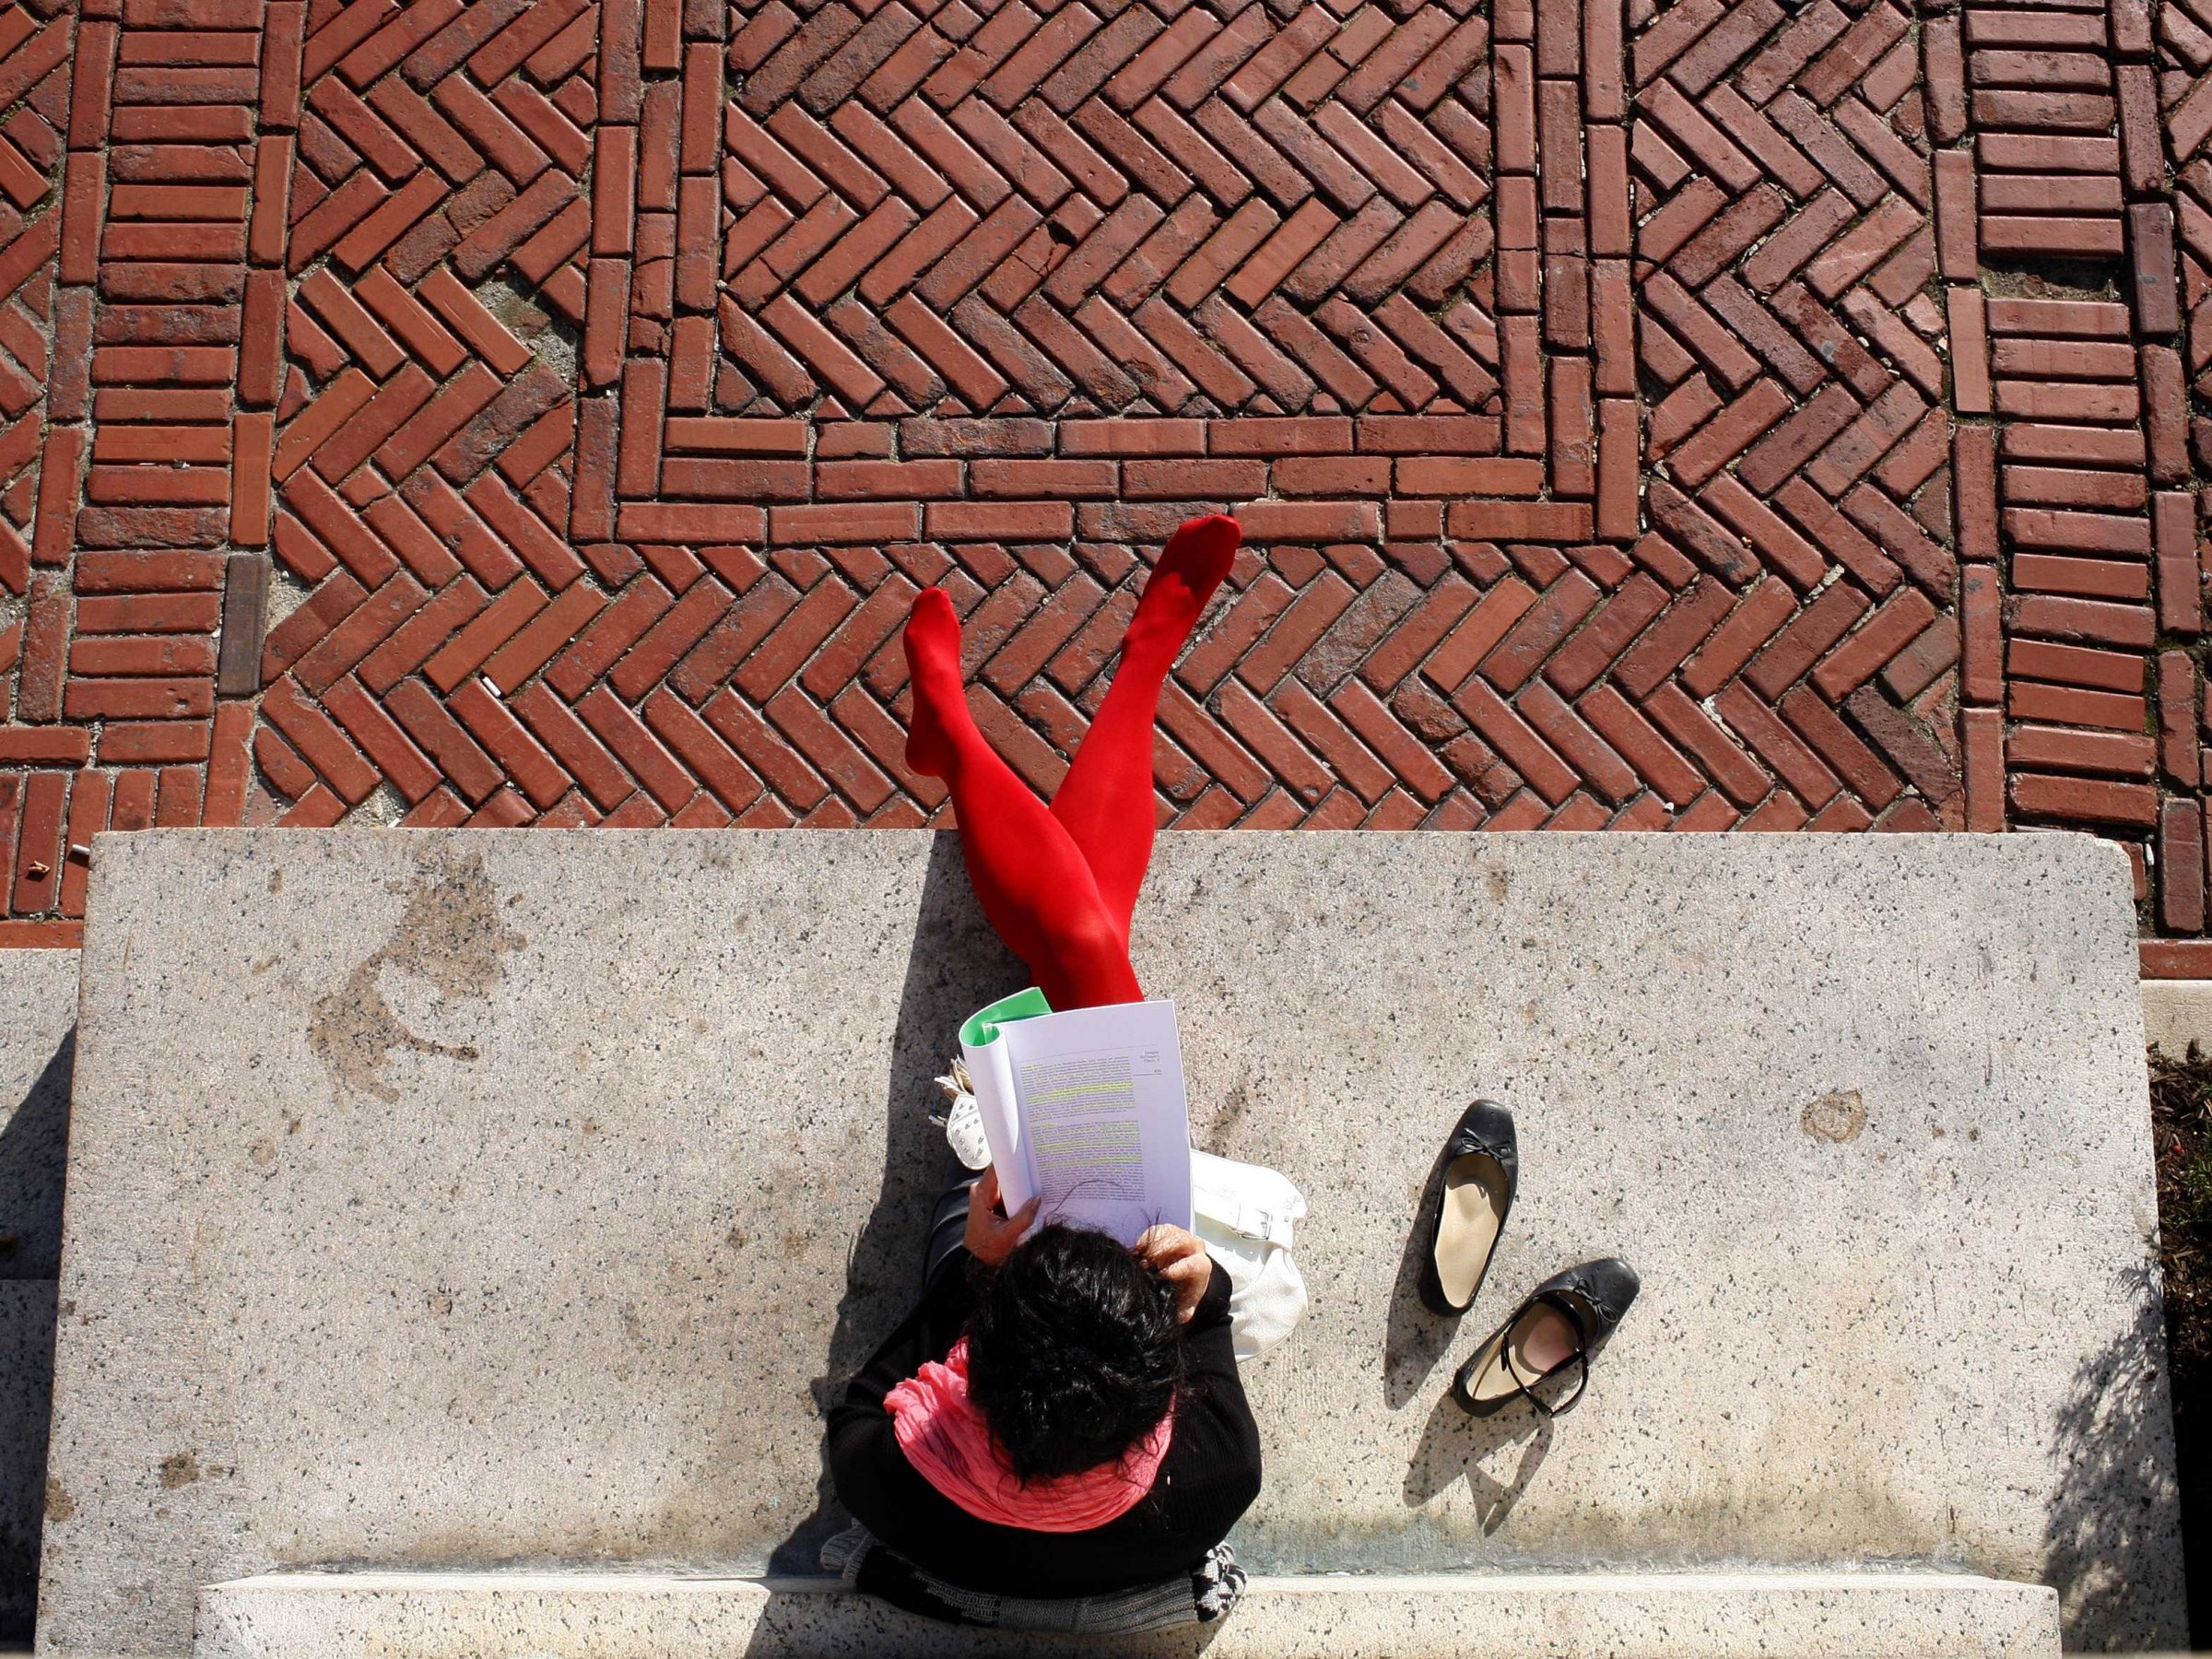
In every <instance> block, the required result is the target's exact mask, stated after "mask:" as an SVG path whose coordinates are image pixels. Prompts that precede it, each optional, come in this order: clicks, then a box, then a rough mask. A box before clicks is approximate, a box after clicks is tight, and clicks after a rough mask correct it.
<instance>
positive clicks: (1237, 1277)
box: [1191, 1148, 1306, 1359]
mask: <svg viewBox="0 0 2212 1659" xmlns="http://www.w3.org/2000/svg"><path fill="white" fill-rule="evenodd" d="M1305 1218H1306V1198H1305V1194H1302V1193H1300V1191H1299V1190H1298V1189H1297V1188H1296V1187H1295V1186H1293V1185H1291V1184H1290V1181H1289V1178H1288V1176H1286V1175H1283V1174H1280V1173H1278V1172H1277V1171H1274V1170H1270V1169H1265V1168H1264V1167H1262V1166H1261V1165H1259V1164H1248V1163H1238V1162H1237V1161H1236V1160H1235V1159H1228V1158H1216V1157H1215V1156H1214V1155H1213V1154H1212V1153H1211V1152H1200V1151H1198V1150H1197V1149H1196V1148H1193V1149H1192V1152H1191V1223H1192V1225H1191V1230H1192V1231H1193V1232H1194V1233H1196V1234H1197V1235H1198V1236H1199V1238H1201V1239H1202V1240H1204V1241H1206V1253H1207V1254H1208V1255H1210V1256H1212V1257H1213V1258H1214V1260H1215V1261H1217V1262H1218V1263H1220V1264H1221V1267H1222V1270H1223V1271H1224V1272H1226V1273H1227V1274H1228V1275H1229V1283H1230V1293H1229V1324H1230V1335H1231V1337H1232V1338H1233V1339H1234V1342H1235V1346H1236V1354H1237V1358H1238V1359H1253V1358H1255V1357H1256V1356H1258V1355H1261V1354H1264V1353H1265V1352H1266V1351H1267V1350H1268V1349H1269V1348H1271V1347H1274V1346H1275V1345H1276V1344H1277V1343H1278V1342H1280V1341H1282V1339H1283V1338H1284V1337H1286V1336H1288V1335H1290V1333H1291V1331H1292V1330H1293V1329H1294V1328H1295V1327H1296V1326H1297V1324H1298V1321H1299V1317H1300V1315H1301V1314H1302V1313H1304V1312H1305V1311H1306V1281H1305V1278H1304V1276H1302V1275H1301V1274H1300V1272H1299V1270H1298V1264H1297V1262H1295V1261H1293V1260H1292V1259H1291V1255H1290V1227H1291V1223H1293V1222H1296V1221H1302V1220H1304V1219H1305Z"/></svg>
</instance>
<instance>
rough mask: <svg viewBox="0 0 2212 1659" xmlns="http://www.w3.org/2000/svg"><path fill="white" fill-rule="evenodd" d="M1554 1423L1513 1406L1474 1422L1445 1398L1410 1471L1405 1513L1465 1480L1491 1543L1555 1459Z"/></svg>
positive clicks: (1423, 1433) (1417, 1448)
mask: <svg viewBox="0 0 2212 1659" xmlns="http://www.w3.org/2000/svg"><path fill="white" fill-rule="evenodd" d="M1551 1441H1552V1422H1551V1419H1550V1418H1547V1417H1544V1416H1541V1415H1540V1414H1538V1413H1537V1412H1535V1411H1533V1410H1531V1409H1529V1408H1528V1407H1527V1406H1509V1407H1507V1408H1506V1409H1505V1410H1503V1411H1501V1412H1500V1413H1499V1414H1498V1415H1497V1416H1495V1417H1487V1418H1478V1417H1470V1416H1468V1415H1467V1413H1466V1412H1465V1411H1464V1410H1462V1409H1461V1408H1460V1406H1459V1404H1458V1402H1457V1401H1455V1400H1453V1397H1452V1396H1451V1395H1450V1394H1445V1395H1444V1396H1443V1398H1441V1400H1439V1401H1437V1403H1436V1408H1435V1409H1434V1410H1433V1411H1431V1412H1430V1414H1429V1421H1428V1423H1427V1424H1426V1425H1425V1426H1424V1427H1423V1428H1422V1430H1421V1438H1420V1442H1419V1444H1418V1445H1416V1446H1415V1447H1414V1449H1413V1456H1412V1458H1411V1460H1410V1461H1409V1462H1408V1463H1407V1464H1406V1486H1405V1499H1406V1508H1407V1509H1418V1508H1420V1507H1421V1505H1423V1504H1425V1503H1427V1502H1428V1501H1429V1500H1430V1499H1431V1498H1434V1497H1435V1496H1436V1495H1437V1494H1438V1493H1440V1492H1441V1491H1443V1490H1444V1489H1445V1488H1447V1487H1449V1486H1451V1484H1452V1483H1453V1481H1455V1480H1457V1479H1460V1478H1461V1477H1465V1479H1466V1483H1467V1488H1468V1490H1469V1491H1471V1492H1472V1493H1473V1494H1474V1497H1475V1513H1476V1518H1477V1524H1479V1525H1480V1526H1481V1528H1482V1535H1483V1536H1484V1537H1486V1538H1487V1537H1488V1536H1489V1535H1491V1534H1492V1533H1494V1532H1496V1531H1497V1530H1498V1529H1499V1528H1500V1526H1502V1525H1504V1524H1505V1519H1506V1517H1507V1516H1508V1515H1510V1514H1512V1512H1513V1506H1514V1505H1515V1504H1517V1503H1519V1502H1520V1501H1521V1494H1522V1493H1524V1492H1525V1491H1527V1490H1528V1488H1529V1484H1530V1482H1532V1481H1533V1480H1535V1477H1536V1471H1537V1470H1538V1469H1540V1468H1542V1467H1543V1466H1544V1460H1545V1458H1547V1456H1549V1455H1550V1454H1551Z"/></svg>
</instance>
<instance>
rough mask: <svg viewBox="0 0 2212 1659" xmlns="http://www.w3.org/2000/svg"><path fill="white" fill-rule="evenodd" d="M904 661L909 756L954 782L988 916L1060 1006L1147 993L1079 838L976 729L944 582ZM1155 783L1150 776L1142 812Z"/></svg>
mask: <svg viewBox="0 0 2212 1659" xmlns="http://www.w3.org/2000/svg"><path fill="white" fill-rule="evenodd" d="M906 661H907V667H908V669H909V671H910V673H911V674H912V680H913V692H914V710H913V718H912V723H911V724H910V729H909V735H908V737H907V740H906V761H907V764H908V765H909V766H911V767H912V768H913V769H914V770H915V771H919V772H926V773H927V774H928V775H929V776H931V777H933V778H942V779H943V780H944V781H945V783H946V786H947V788H949V789H950V790H951V791H952V806H953V810H954V812H956V813H957V814H958V815H959V824H960V854H961V857H962V858H963V859H965V860H966V862H967V865H968V879H969V880H970V881H971V883H972V884H973V885H974V888H975V896H976V898H977V899H978V900H980V901H981V902H982V907H983V914H984V915H985V916H986V917H988V918H989V920H990V923H991V925H992V927H993V928H994V929H995V930H996V931H997V933H998V936H999V937H1000V938H1001V939H1003V940H1005V941H1006V945H1007V947H1008V948H1010V949H1011V950H1013V951H1014V953H1015V954H1016V955H1017V956H1018V957H1020V958H1021V959H1022V960H1023V961H1024V962H1026V963H1028V964H1029V968H1030V972H1031V973H1032V974H1034V975H1035V976H1036V980H1037V983H1038V985H1039V987H1040V988H1041V990H1042V991H1043V992H1044V994H1045V996H1046V997H1047V998H1048V999H1049V1000H1050V1001H1051V1003H1052V1005H1053V1007H1055V1008H1086V1007H1095V1006H1099V1005H1100V1004H1104V1003H1121V1002H1139V1001H1142V1000H1143V998H1144V991H1143V989H1142V988H1141V987H1140V986H1139V985H1138V984H1137V982H1136V974H1135V971H1132V970H1131V968H1130V966H1129V952H1128V942H1127V936H1126V924H1125V923H1124V924H1117V923H1116V920H1115V917H1114V913H1113V912H1112V911H1111V910H1110V909H1109V908H1108V907H1107V904H1106V903H1105V901H1104V900H1102V899H1101V898H1100V895H1099V884H1098V882H1097V881H1096V880H1095V879H1094V878H1093V877H1092V875H1091V870H1090V865H1089V864H1088V862H1087V861H1086V860H1085V858H1084V855H1083V852H1082V849H1081V848H1079V847H1078V846H1077V844H1076V842H1075V841H1074V840H1073V838H1072V837H1071V836H1070V835H1069V833H1068V831H1067V830H1065V829H1064V828H1062V826H1061V824H1060V821H1059V820H1058V819H1057V818H1054V817H1053V815H1052V813H1051V812H1050V811H1049V810H1047V808H1046V807H1045V805H1044V803H1043V802H1042V801H1040V800H1039V799H1038V798H1037V797H1036V795H1035V794H1032V793H1030V787H1029V785H1028V784H1026V783H1024V782H1022V781H1021V780H1020V779H1019V778H1018V777H1016V776H1015V775H1014V773H1013V771H1011V770H1010V769H1009V768H1008V767H1007V765H1006V762H1005V761H1004V760H1001V759H999V758H998V755H997V752H996V751H995V750H994V749H993V748H992V747H991V745H990V744H989V742H988V741H986V740H985V738H984V736H983V735H982V733H981V732H979V731H977V730H976V727H975V722H974V720H973V718H972V717H971V716H970V714H969V712H968V698H967V691H966V688H965V687H964V686H963V685H962V683H961V677H960V622H959V617H958V616H956V615H955V614H954V612H953V608H952V601H951V600H950V599H949V598H948V597H947V595H946V594H945V591H944V590H943V589H942V588H925V589H924V590H923V591H922V593H921V594H918V595H916V597H915V599H914V608H913V613H912V615H911V616H910V617H909V618H907V623H906ZM1148 768H1149V762H1147V775H1148ZM1150 794H1151V792H1150V788H1149V785H1147V790H1146V797H1147V811H1148V809H1149V801H1150ZM1149 821H1150V820H1149V818H1148V817H1147V830H1148V829H1149Z"/></svg>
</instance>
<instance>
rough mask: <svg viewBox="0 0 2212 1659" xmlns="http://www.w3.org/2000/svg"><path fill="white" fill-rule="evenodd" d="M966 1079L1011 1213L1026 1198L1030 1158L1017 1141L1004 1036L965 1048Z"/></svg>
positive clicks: (1001, 1196)
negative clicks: (972, 1090) (972, 1092)
mask: <svg viewBox="0 0 2212 1659" xmlns="http://www.w3.org/2000/svg"><path fill="white" fill-rule="evenodd" d="M963 1048H964V1052H965V1054H966V1057H967V1061H968V1081H969V1082H970V1084H971V1085H972V1086H973V1087H974V1089H975V1110H976V1115H977V1116H979V1117H981V1118H982V1122H983V1140H984V1141H985V1143H986V1144H987V1145H989V1147H990V1148H991V1162H992V1165H993V1167H994V1168H995V1169H996V1170H997V1171H998V1193H999V1199H1000V1201H1001V1202H1002V1203H1003V1204H1005V1206H1006V1214H1007V1215H1009V1216H1010V1215H1012V1214H1013V1213H1014V1212H1015V1211H1016V1210H1018V1209H1019V1208H1020V1207H1021V1206H1023V1205H1025V1204H1027V1203H1028V1202H1029V1201H1030V1193H1031V1192H1033V1191H1034V1190H1035V1189H1034V1188H1033V1187H1031V1186H1030V1168H1029V1165H1030V1160H1029V1157H1028V1154H1027V1152H1026V1151H1025V1150H1024V1148H1023V1147H1022V1144H1021V1120H1020V1117H1019V1115H1018V1112H1017V1110H1016V1107H1015V1104H1014V1074H1013V1072H1012V1070H1011V1069H1010V1067H1009V1066H1008V1065H1007V1061H1006V1042H1005V1041H1004V1040H1003V1039H1002V1040H1000V1041H994V1042H988V1043H985V1044H984V1045H983V1046H982V1047H981V1048H965V1045H963Z"/></svg>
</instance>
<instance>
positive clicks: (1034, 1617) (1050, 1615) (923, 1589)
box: [822, 1523, 1244, 1636]
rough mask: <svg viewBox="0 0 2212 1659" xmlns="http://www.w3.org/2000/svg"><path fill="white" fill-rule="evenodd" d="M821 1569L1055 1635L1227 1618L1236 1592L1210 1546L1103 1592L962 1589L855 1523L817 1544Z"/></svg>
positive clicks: (1240, 1578) (914, 1609)
mask: <svg viewBox="0 0 2212 1659" xmlns="http://www.w3.org/2000/svg"><path fill="white" fill-rule="evenodd" d="M822 1566H823V1569H824V1570H825V1571H830V1572H834V1573H836V1574H837V1575H838V1577H839V1578H841V1579H842V1580H843V1581H844V1583H845V1585H846V1587H847V1588H848V1589H853V1590H858V1591H861V1592H863V1593H864V1594H868V1595H873V1596H875V1597H877V1599H878V1600H880V1601H886V1602H888V1603H889V1604H890V1605H891V1606H894V1607H900V1608H903V1609H904V1610H905V1611H907V1612H909V1613H918V1614H920V1615H921V1616H922V1617H923V1618H935V1619H939V1620H942V1621H944V1622H946V1623H948V1624H964V1625H983V1626H987V1627H989V1628H991V1629H994V1630H1023V1631H1039V1632H1046V1633H1051V1634H1055V1635H1062V1636H1136V1635H1142V1634H1144V1633H1145V1632H1147V1631H1150V1630H1179V1629H1181V1628H1182V1627H1183V1626H1185V1625H1206V1624H1213V1623H1215V1622H1216V1621H1217V1620H1219V1619H1223V1618H1228V1617H1229V1614H1230V1609H1231V1608H1233V1607H1235V1606H1236V1605H1237V1602H1238V1600H1239V1598H1241V1596H1242V1595H1243V1594H1244V1570H1243V1569H1242V1568H1241V1567H1240V1566H1238V1565H1237V1558H1236V1556H1235V1555H1234V1554H1233V1553H1232V1552H1231V1551H1230V1547H1229V1546H1228V1545H1226V1544H1217V1545H1215V1546H1214V1547H1213V1548H1212V1549H1210V1550H1208V1551H1207V1552H1206V1559H1204V1560H1203V1561H1201V1562H1199V1563H1198V1565H1197V1566H1196V1567H1194V1568H1193V1569H1192V1570H1191V1571H1189V1572H1187V1573H1182V1574H1180V1575H1179V1576H1177V1577H1175V1578H1171V1579H1163V1580H1161V1581H1160V1582H1159V1583H1156V1584H1139V1585H1136V1586H1135V1588H1132V1589H1128V1590H1116V1591H1114V1592H1112V1594H1106V1595H1074V1596H1065V1597H1059V1598H1052V1599H1046V1598H1038V1597H1030V1596H1023V1595H989V1594H983V1593H982V1592H981V1591H977V1590H963V1589H961V1588H960V1587H959V1585H957V1584H948V1583H946V1582H945V1581H944V1580H943V1579H941V1578H938V1577H936V1576H935V1574H933V1573H927V1572H924V1571H922V1569H921V1568H919V1567H917V1566H915V1565H914V1564H913V1563H912V1561H909V1560H907V1559H905V1558H904V1557H903V1556H900V1555H897V1554H895V1553H894V1552H892V1551H891V1550H889V1549H887V1548H885V1547H884V1546H883V1545H882V1544H880V1543H878V1542H877V1538H876V1535H875V1534H874V1533H872V1532H870V1531H869V1530H868V1529H867V1528H866V1527H865V1526H862V1525H860V1524H857V1523H856V1524H853V1526H852V1527H850V1528H848V1529H847V1530H846V1531H844V1532H841V1533H840V1534H838V1535H837V1536H835V1537H834V1538H831V1539H830V1541H829V1542H828V1543H827V1544H825V1545H823V1546H822Z"/></svg>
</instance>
